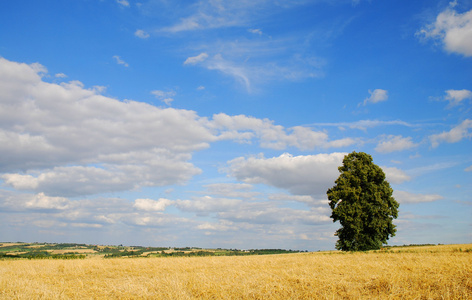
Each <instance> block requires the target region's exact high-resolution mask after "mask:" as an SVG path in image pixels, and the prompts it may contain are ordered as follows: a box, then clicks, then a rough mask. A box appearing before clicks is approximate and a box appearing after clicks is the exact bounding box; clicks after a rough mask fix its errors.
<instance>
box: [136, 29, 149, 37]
mask: <svg viewBox="0 0 472 300" xmlns="http://www.w3.org/2000/svg"><path fill="white" fill-rule="evenodd" d="M134 35H135V36H137V37H138V38H141V39H147V38H148V37H150V35H149V33H147V32H146V31H144V30H142V29H138V30H136V31H135V32H134Z"/></svg>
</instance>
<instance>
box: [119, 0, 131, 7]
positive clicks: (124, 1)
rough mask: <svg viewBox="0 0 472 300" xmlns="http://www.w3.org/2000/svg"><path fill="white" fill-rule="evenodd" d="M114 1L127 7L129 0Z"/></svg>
mask: <svg viewBox="0 0 472 300" xmlns="http://www.w3.org/2000/svg"><path fill="white" fill-rule="evenodd" d="M116 3H118V4H120V5H122V6H125V7H129V2H128V1H127V0H116Z"/></svg>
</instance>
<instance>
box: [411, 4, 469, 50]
mask: <svg viewBox="0 0 472 300" xmlns="http://www.w3.org/2000/svg"><path fill="white" fill-rule="evenodd" d="M454 6H455V5H451V7H452V8H453V7H454ZM417 35H419V36H421V37H424V38H426V39H430V38H431V39H435V40H439V41H440V42H441V43H443V44H444V48H445V49H446V51H448V52H455V53H459V54H462V55H464V56H472V10H469V11H467V12H464V13H458V12H457V11H456V10H454V9H451V8H447V9H446V10H444V11H443V12H441V13H440V14H439V15H438V16H437V17H436V20H435V22H434V23H431V24H428V25H426V26H425V27H424V28H423V29H421V30H420V31H418V32H417Z"/></svg>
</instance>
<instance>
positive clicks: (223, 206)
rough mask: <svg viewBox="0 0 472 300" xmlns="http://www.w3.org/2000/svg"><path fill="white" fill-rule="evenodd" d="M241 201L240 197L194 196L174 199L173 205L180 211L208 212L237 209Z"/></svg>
mask: <svg viewBox="0 0 472 300" xmlns="http://www.w3.org/2000/svg"><path fill="white" fill-rule="evenodd" d="M242 203H243V201H242V200H240V199H232V198H223V197H211V196H203V197H195V198H193V199H192V200H176V201H175V206H176V207H177V208H179V209H180V210H182V211H186V212H196V213H199V214H205V215H206V214H208V213H210V212H221V211H228V210H234V209H238V208H239V207H240V206H241V204H242Z"/></svg>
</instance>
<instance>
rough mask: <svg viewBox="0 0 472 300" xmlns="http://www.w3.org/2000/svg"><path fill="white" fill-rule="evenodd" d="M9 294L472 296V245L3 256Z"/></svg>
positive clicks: (0, 265) (5, 295) (2, 279)
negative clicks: (350, 250) (125, 255)
mask: <svg viewBox="0 0 472 300" xmlns="http://www.w3.org/2000/svg"><path fill="white" fill-rule="evenodd" d="M0 274H1V275H0V298H2V299H38V298H41V299H106V298H115V299H116V298H120V299H343V298H344V299H357V298H383V299H387V298H388V299H471V298H472V244H468V245H440V246H429V247H406V248H404V247H399V248H387V249H385V250H381V251H371V252H356V253H343V252H337V251H333V252H315V253H296V254H280V255H260V256H256V255H254V256H211V257H151V258H145V257H139V258H113V259H104V258H102V257H101V256H88V257H87V258H86V259H80V260H61V259H41V260H27V259H5V260H2V261H0Z"/></svg>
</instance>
